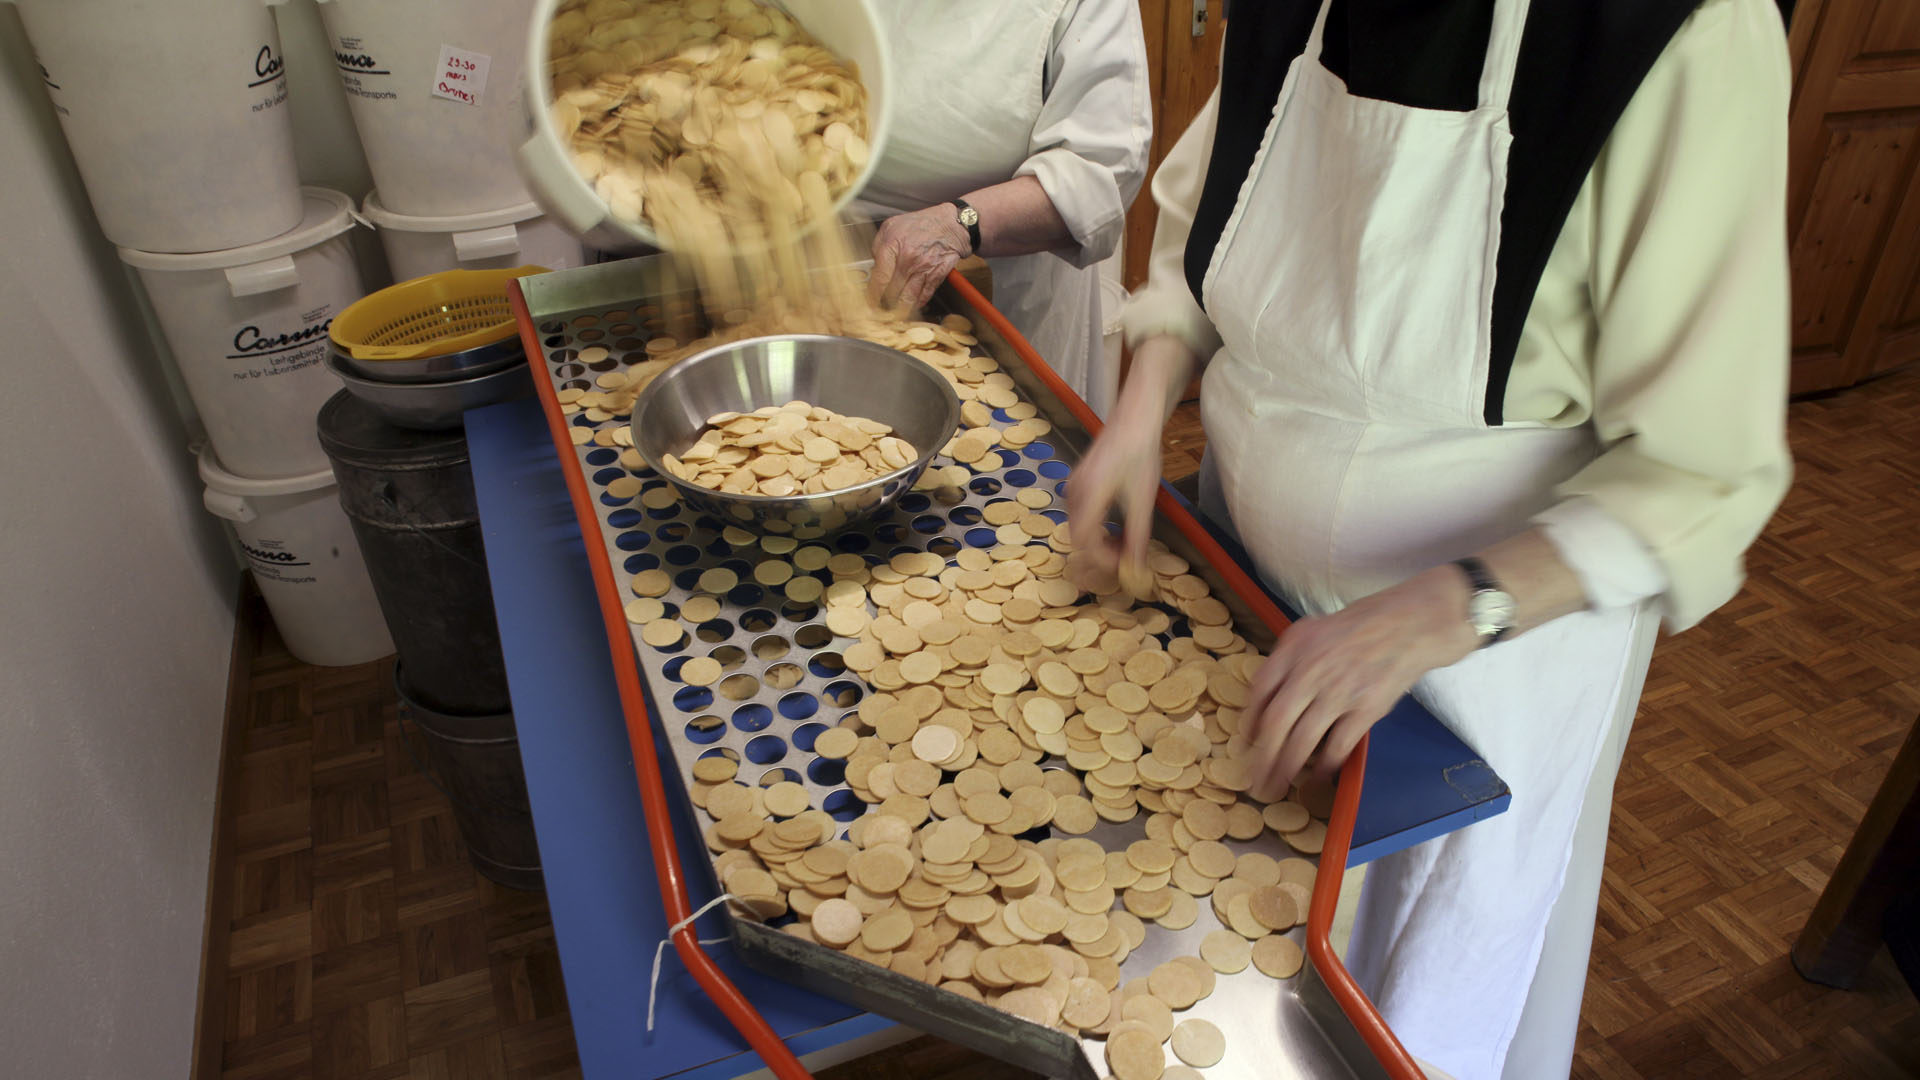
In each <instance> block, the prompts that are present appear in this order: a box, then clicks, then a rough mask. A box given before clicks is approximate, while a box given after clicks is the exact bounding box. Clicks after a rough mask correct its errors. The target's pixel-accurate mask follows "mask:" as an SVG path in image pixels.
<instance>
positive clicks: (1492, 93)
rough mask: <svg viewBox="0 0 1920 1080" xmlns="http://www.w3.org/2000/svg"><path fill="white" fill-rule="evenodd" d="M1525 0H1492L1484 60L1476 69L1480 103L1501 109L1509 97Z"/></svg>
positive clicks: (1524, 24) (1523, 24)
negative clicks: (1490, 22) (1485, 58)
mask: <svg viewBox="0 0 1920 1080" xmlns="http://www.w3.org/2000/svg"><path fill="white" fill-rule="evenodd" d="M1527 8H1528V0H1493V27H1492V29H1491V30H1489V31H1488V33H1487V61H1486V64H1485V66H1483V67H1482V68H1481V69H1480V107H1481V108H1483V109H1484V108H1488V107H1490V106H1491V107H1497V108H1501V109H1504V108H1506V107H1507V102H1508V101H1509V100H1510V99H1511V98H1512V97H1513V73H1514V72H1515V71H1516V70H1518V69H1519V67H1520V40H1521V38H1522V37H1523V36H1524V34H1525V31H1526V28H1527Z"/></svg>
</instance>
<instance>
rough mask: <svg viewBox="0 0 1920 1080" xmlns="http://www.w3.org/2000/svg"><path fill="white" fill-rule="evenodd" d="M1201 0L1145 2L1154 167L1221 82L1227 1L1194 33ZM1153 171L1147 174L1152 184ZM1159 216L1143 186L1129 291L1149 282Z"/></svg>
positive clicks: (1208, 0)
mask: <svg viewBox="0 0 1920 1080" xmlns="http://www.w3.org/2000/svg"><path fill="white" fill-rule="evenodd" d="M1195 6H1196V5H1195V0H1140V21H1141V23H1142V24H1143V25H1144V26H1145V28H1146V33H1147V66H1148V69H1149V71H1150V73H1151V74H1150V78H1151V84H1152V93H1153V157H1152V165H1153V168H1154V169H1158V168H1159V167H1160V161H1161V159H1162V158H1164V157H1166V156H1167V151H1168V150H1170V149H1172V148H1173V144H1174V141H1175V140H1177V139H1178V138H1180V133H1181V132H1183V131H1185V130H1187V124H1188V123H1189V122H1191V121H1192V120H1193V116H1194V114H1195V113H1197V112H1199V111H1200V106H1202V105H1204V104H1206V102H1207V95H1208V94H1211V93H1213V84H1214V83H1216V82H1219V81H1220V28H1221V24H1222V20H1223V19H1224V18H1225V12H1224V8H1225V6H1226V4H1225V0H1205V5H1204V7H1202V8H1201V10H1203V11H1205V12H1206V17H1205V19H1204V21H1202V22H1201V24H1200V26H1201V33H1200V34H1199V35H1198V36H1195V34H1194V32H1193V31H1194V24H1195V22H1194V17H1193V15H1194V9H1195ZM1152 182H1153V173H1152V172H1151V171H1150V172H1148V173H1147V183H1148V184H1151V183H1152ZM1157 216H1158V214H1157V212H1156V211H1155V209H1154V205H1153V196H1152V195H1151V194H1150V193H1149V191H1148V189H1147V187H1145V186H1142V187H1141V189H1140V196H1139V198H1137V199H1135V200H1134V201H1133V208H1132V210H1130V211H1129V212H1128V214H1127V266H1126V274H1125V277H1124V280H1125V283H1126V286H1127V288H1129V289H1134V288H1138V287H1139V286H1140V285H1141V283H1142V282H1145V281H1146V280H1147V255H1148V253H1149V252H1150V250H1151V249H1152V247H1153V223H1154V220H1155V218H1156V217H1157Z"/></svg>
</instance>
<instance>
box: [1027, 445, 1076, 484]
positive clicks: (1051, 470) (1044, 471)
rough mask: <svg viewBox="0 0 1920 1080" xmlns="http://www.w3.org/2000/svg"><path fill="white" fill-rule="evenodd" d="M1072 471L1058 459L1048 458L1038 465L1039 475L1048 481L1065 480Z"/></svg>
mask: <svg viewBox="0 0 1920 1080" xmlns="http://www.w3.org/2000/svg"><path fill="white" fill-rule="evenodd" d="M1029 445H1031V444H1029ZM1072 471H1073V468H1072V467H1071V466H1069V465H1068V464H1067V463H1066V462H1064V461H1061V460H1060V459H1059V458H1049V459H1048V460H1046V461H1043V462H1041V463H1040V475H1041V476H1044V477H1046V478H1047V479H1049V480H1065V479H1066V478H1067V474H1068V473H1070V472H1072Z"/></svg>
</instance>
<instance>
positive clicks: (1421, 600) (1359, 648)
mask: <svg viewBox="0 0 1920 1080" xmlns="http://www.w3.org/2000/svg"><path fill="white" fill-rule="evenodd" d="M1083 468H1084V466H1083ZM1469 591H1470V590H1469V589H1468V586H1467V581H1466V577H1465V575H1463V574H1461V572H1460V571H1459V569H1458V568H1456V567H1454V566H1451V565H1448V566H1440V567H1435V568H1434V569H1432V570H1428V571H1426V572H1424V573H1421V574H1419V575H1417V576H1415V577H1413V578H1410V579H1408V580H1407V581H1404V582H1402V583H1400V584H1399V585H1395V586H1393V587H1392V588H1389V589H1385V590H1382V591H1381V592H1377V593H1375V594H1373V595H1372V596H1369V597H1366V598H1364V599H1361V600H1358V601H1356V602H1354V603H1353V604H1352V605H1350V606H1349V607H1346V608H1343V609H1342V610H1340V611H1337V612H1334V613H1333V614H1331V615H1325V616H1321V617H1319V618H1312V619H1302V620H1300V621H1299V622H1297V623H1294V624H1293V625H1292V626H1290V627H1288V628H1287V630H1286V631H1285V632H1284V633H1282V634H1281V635H1280V642H1279V644H1278V645H1277V646H1275V647H1274V650H1273V655H1272V656H1269V657H1268V658H1267V661H1266V663H1264V664H1262V665H1261V667H1260V670H1259V671H1258V672H1257V673H1256V674H1255V675H1254V679H1253V685H1252V686H1251V688H1249V690H1248V692H1247V706H1246V714H1245V715H1246V717H1247V718H1248V719H1249V720H1250V721H1251V722H1252V724H1253V727H1252V731H1253V746H1252V755H1251V762H1250V764H1251V771H1252V776H1253V789H1252V790H1253V796H1254V798H1256V799H1260V800H1262V801H1267V802H1272V801H1274V800H1277V799H1282V798H1285V797H1286V794H1287V788H1288V785H1289V784H1291V783H1292V781H1293V779H1294V777H1295V775H1296V774H1298V773H1299V772H1300V770H1301V769H1302V768H1304V767H1305V766H1306V764H1307V759H1308V757H1309V755H1311V754H1313V752H1314V749H1315V748H1316V747H1318V748H1319V749H1320V754H1319V758H1318V763H1317V765H1316V767H1315V773H1316V774H1317V775H1319V776H1321V777H1323V778H1326V777H1329V776H1330V775H1331V774H1333V773H1334V772H1336V771H1337V770H1338V769H1339V767H1340V766H1341V765H1342V764H1344V763H1345V762H1346V760H1347V755H1349V754H1351V753H1353V748H1354V747H1355V746H1357V745H1358V744H1359V742H1360V738H1361V736H1363V735H1365V734H1366V733H1367V729H1369V728H1371V727H1372V726H1373V725H1374V724H1375V723H1376V722H1377V721H1379V719H1380V718H1381V717H1383V716H1385V715H1387V710H1389V709H1391V708H1393V705H1394V703H1395V702H1397V701H1399V700H1400V697H1401V695H1403V694H1405V693H1406V692H1407V691H1408V690H1409V689H1410V688H1412V686H1413V684H1414V682H1415V681H1416V680H1418V679H1419V678H1420V677H1421V676H1422V675H1425V674H1426V673H1427V672H1429V671H1432V670H1434V669H1435V668H1442V667H1446V666H1447V665H1449V664H1452V663H1454V662H1455V661H1457V660H1459V659H1461V658H1462V657H1464V656H1466V655H1467V654H1468V653H1470V652H1472V651H1474V649H1476V648H1478V647H1479V644H1480V641H1479V636H1478V635H1477V634H1475V633H1474V630H1473V627H1472V625H1471V624H1469V623H1468V621H1467V618H1466V614H1467V599H1468V593H1469Z"/></svg>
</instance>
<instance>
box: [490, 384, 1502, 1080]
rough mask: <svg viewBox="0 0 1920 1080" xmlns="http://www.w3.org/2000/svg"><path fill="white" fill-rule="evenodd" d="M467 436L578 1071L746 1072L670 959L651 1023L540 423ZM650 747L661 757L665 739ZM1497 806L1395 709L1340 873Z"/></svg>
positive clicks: (793, 1010) (692, 849) (636, 808)
mask: <svg viewBox="0 0 1920 1080" xmlns="http://www.w3.org/2000/svg"><path fill="white" fill-rule="evenodd" d="M467 441H468V444H469V447H470V449H471V453H472V463H473V478H474V487H475V490H476V491H477V493H478V496H479V506H480V520H481V526H482V529H483V531H484V533H485V537H486V546H487V566H488V573H489V576H490V578H491V580H492V585H493V599H494V607H495V611H496V613H497V617H498V620H499V624H500V639H501V644H502V647H503V649H504V652H505V655H506V663H507V676H508V681H509V684H510V686H511V689H512V695H513V706H514V716H515V721H516V723H517V725H518V728H519V737H520V755H521V759H522V761H523V763H524V764H525V767H526V774H527V791H528V794H529V797H530V799H531V802H532V805H533V820H534V831H535V833H536V835H537V836H538V838H539V843H540V862H541V866H542V869H543V871H544V873H545V876H546V886H547V903H548V907H549V908H550V909H551V911H552V914H553V925H554V934H555V937H556V940H557V942H558V945H559V950H560V964H561V971H562V975H563V977H564V979H565V981H566V987H567V1000H568V1006H569V1009H570V1010H571V1013H572V1019H573V1029H574V1038H575V1041H576V1042H577V1044H578V1046H579V1053H580V1063H581V1068H582V1070H583V1072H585V1074H586V1075H588V1076H594V1077H632V1076H647V1077H675V1078H685V1080H719V1078H723V1077H735V1076H740V1075H742V1074H745V1073H748V1072H752V1071H754V1070H756V1069H758V1068H760V1067H761V1063H760V1060H759V1059H758V1058H757V1057H756V1056H754V1055H753V1054H752V1053H751V1052H749V1051H748V1050H747V1049H746V1047H745V1043H744V1042H743V1041H742V1040H741V1038H740V1037H739V1035H738V1034H737V1033H735V1032H734V1030H733V1028H732V1027H731V1026H730V1025H729V1024H728V1023H727V1021H726V1019H725V1017H723V1016H722V1015H721V1014H720V1011H719V1010H718V1009H717V1008H715V1007H714V1006H713V1004H712V1003H711V1002H710V1001H708V1000H707V998H706V996H705V995H704V994H703V993H702V992H701V991H700V988H699V987H698V985H697V984H695V982H694V981H693V978H692V976H691V975H689V974H687V972H686V970H685V968H683V967H682V966H681V965H680V963H679V961H678V960H677V959H676V958H675V957H674V955H673V950H672V949H671V948H669V949H668V950H667V958H666V960H665V962H664V964H663V966H662V973H661V978H660V986H659V992H658V999H657V1002H656V1011H657V1014H658V1015H657V1020H656V1026H655V1029H654V1030H653V1031H652V1032H651V1033H650V1032H648V1031H647V1029H646V1011H647V995H648V986H647V983H648V977H649V974H650V972H651V969H652V964H653V954H654V948H655V946H656V945H657V944H658V943H659V942H660V941H661V940H662V939H663V938H665V936H666V928H667V920H666V917H665V914H664V912H663V910H662V907H661V903H660V892H659V886H658V884H657V883H656V882H655V880H654V875H653V863H652V853H651V847H650V845H649V843H648V840H647V835H646V831H645V826H644V823H643V817H642V811H641V804H640V793H639V788H638V786H637V784H636V782H635V780H634V772H633V755H632V752H631V749H630V747H629V746H628V743H627V732H626V726H625V722H624V721H623V719H622V717H621V710H620V701H619V695H618V691H617V690H616V688H615V685H614V676H613V664H612V660H611V659H610V654H609V652H608V645H607V641H606V634H605V628H604V624H603V623H602V621H601V618H600V613H599V606H598V601H597V599H596V597H595V595H594V588H593V578H592V575H591V572H590V571H589V569H588V564H587V554H586V548H585V546H584V543H583V540H582V537H581V533H580V526H579V523H578V521H577V520H576V519H575V518H574V515H573V506H572V503H571V502H570V501H569V500H568V497H567V490H566V482H565V479H564V477H563V474H562V473H561V471H560V467H559V463H558V461H557V460H556V458H555V455H554V449H553V444H552V442H551V441H550V438H549V435H548V432H547V427H546V421H545V418H544V417H543V416H542V414H541V412H540V407H539V405H538V403H537V402H535V401H531V400H522V401H514V402H508V403H505V404H501V405H494V406H490V407H488V408H485V409H478V410H475V411H473V412H470V413H468V414H467ZM1223 539H1224V538H1223ZM1230 550H1231V549H1230ZM658 745H659V750H660V753H661V755H662V757H663V758H667V757H670V751H669V750H668V749H667V747H666V745H665V743H664V741H662V742H660V743H659V744H658ZM1508 801H1509V797H1508V795H1507V788H1506V785H1505V783H1503V782H1501V781H1500V779H1499V777H1498V776H1496V775H1494V773H1493V771H1492V770H1491V769H1489V768H1487V766H1486V765H1485V764H1484V763H1482V762H1480V761H1478V759H1477V757H1476V756H1475V755H1474V754H1473V752H1472V751H1471V750H1469V749H1468V748H1467V747H1466V746H1465V745H1464V744H1462V743H1461V742H1460V741H1459V739H1457V738H1456V737H1454V735H1453V734H1452V733H1451V732H1449V731H1447V729H1446V728H1444V727H1442V726H1441V725H1440V724H1439V723H1438V722H1437V721H1435V720H1434V719H1433V717H1432V716H1431V715H1430V714H1428V713H1427V712H1426V710H1424V709H1422V708H1421V707H1420V706H1419V705H1417V704H1415V703H1414V702H1412V701H1411V700H1408V701H1403V702H1402V703H1401V704H1400V706H1399V707H1398V708H1396V709H1395V710H1394V711H1393V713H1391V714H1390V715H1389V716H1388V717H1387V718H1386V719H1385V720H1382V721H1381V722H1380V723H1379V724H1378V725H1377V726H1376V727H1375V728H1374V735H1373V739H1372V749H1371V750H1370V752H1369V756H1368V760H1367V773H1366V784H1365V787H1364V791H1363V796H1362V799H1361V804H1360V813H1359V818H1358V821H1357V822H1356V826H1355V831H1354V843H1353V857H1352V858H1351V859H1350V860H1349V862H1350V864H1357V863H1361V862H1366V861H1369V860H1371V859H1375V858H1378V857H1380V856H1381V855H1385V854H1388V853H1389V852H1392V851H1396V850H1399V849H1400V848H1404V847H1407V846H1410V845H1412V844H1415V843H1418V842H1420V841H1422V840H1425V839H1428V838H1430V837H1433V836H1438V835H1441V834H1442V833H1446V832H1449V831H1451V830H1453V829H1457V828H1459V827H1461V826H1462V825H1466V824H1468V823H1470V822H1472V821H1475V820H1478V819H1480V818H1483V817H1487V816H1490V815H1492V814H1496V813H1499V812H1500V811H1502V810H1504V809H1505V808H1506V805H1507V802H1508ZM676 809H679V808H678V807H676ZM673 824H674V830H675V835H676V836H677V837H678V839H679V846H680V849H681V851H682V853H683V855H684V854H688V853H694V854H697V853H698V852H699V851H701V850H702V845H701V842H700V838H699V836H698V833H697V832H696V830H695V828H694V825H693V822H692V821H691V819H690V815H688V814H683V813H676V814H675V815H674V823H673ZM689 877H690V879H691V880H690V886H689V887H690V891H691V892H692V894H693V902H694V904H695V906H698V905H700V904H702V903H705V902H706V901H707V900H709V899H711V898H712V897H713V895H714V890H713V886H712V883H711V882H710V881H707V880H704V879H703V878H702V876H701V875H700V874H698V873H694V872H690V874H689ZM709 923H711V925H709ZM700 929H701V937H703V938H712V937H719V936H721V935H722V934H723V932H724V931H723V930H722V929H721V928H720V926H719V918H718V916H711V917H709V918H708V919H703V920H702V922H701V925H700ZM708 950H709V952H710V953H711V954H712V955H713V957H714V959H715V961H716V962H717V963H718V964H719V966H720V967H721V969H722V970H723V971H725V972H726V973H727V975H728V977H729V978H731V979H732V980H733V981H734V983H735V985H737V986H738V987H739V988H740V990H741V992H743V993H744V994H745V995H746V996H747V997H748V998H749V999H751V1000H752V1001H753V1002H754V1004H755V1005H756V1006H757V1007H758V1008H759V1010H760V1011H761V1013H762V1014H763V1015H764V1016H765V1017H766V1019H767V1021H768V1023H770V1024H771V1025H772V1026H773V1028H774V1030H775V1031H777V1032H778V1033H779V1034H780V1035H781V1037H782V1038H784V1039H786V1040H787V1043H788V1045H789V1046H791V1047H792V1048H793V1049H794V1051H795V1052H796V1053H797V1054H801V1055H804V1054H808V1053H812V1052H815V1051H818V1050H823V1049H826V1048H829V1047H834V1046H840V1045H842V1044H844V1043H847V1042H849V1041H850V1040H853V1039H858V1038H862V1037H866V1036H872V1035H875V1034H877V1033H879V1032H882V1031H884V1030H886V1029H888V1028H891V1027H893V1026H894V1024H893V1022H892V1021H890V1020H887V1019H884V1018H882V1017H878V1016H873V1015H870V1014H866V1013H863V1012H861V1011H859V1010H858V1009H855V1008H854V1007H852V1006H849V1005H844V1004H841V1003H840V1002H837V1001H833V1000H831V999H828V998H824V997H821V996H819V995H817V994H813V993H810V992H808V991H804V990H801V989H799V988H797V987H794V986H791V985H789V984H787V983H784V982H780V981H777V980H774V979H771V978H768V977H766V976H763V975H760V974H758V973H757V972H754V971H752V970H750V969H748V968H747V967H746V966H745V965H744V964H743V963H741V961H740V960H739V959H738V958H737V957H736V956H734V955H733V953H732V950H731V949H730V947H729V946H727V945H725V944H721V945H713V946H709V947H708Z"/></svg>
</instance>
